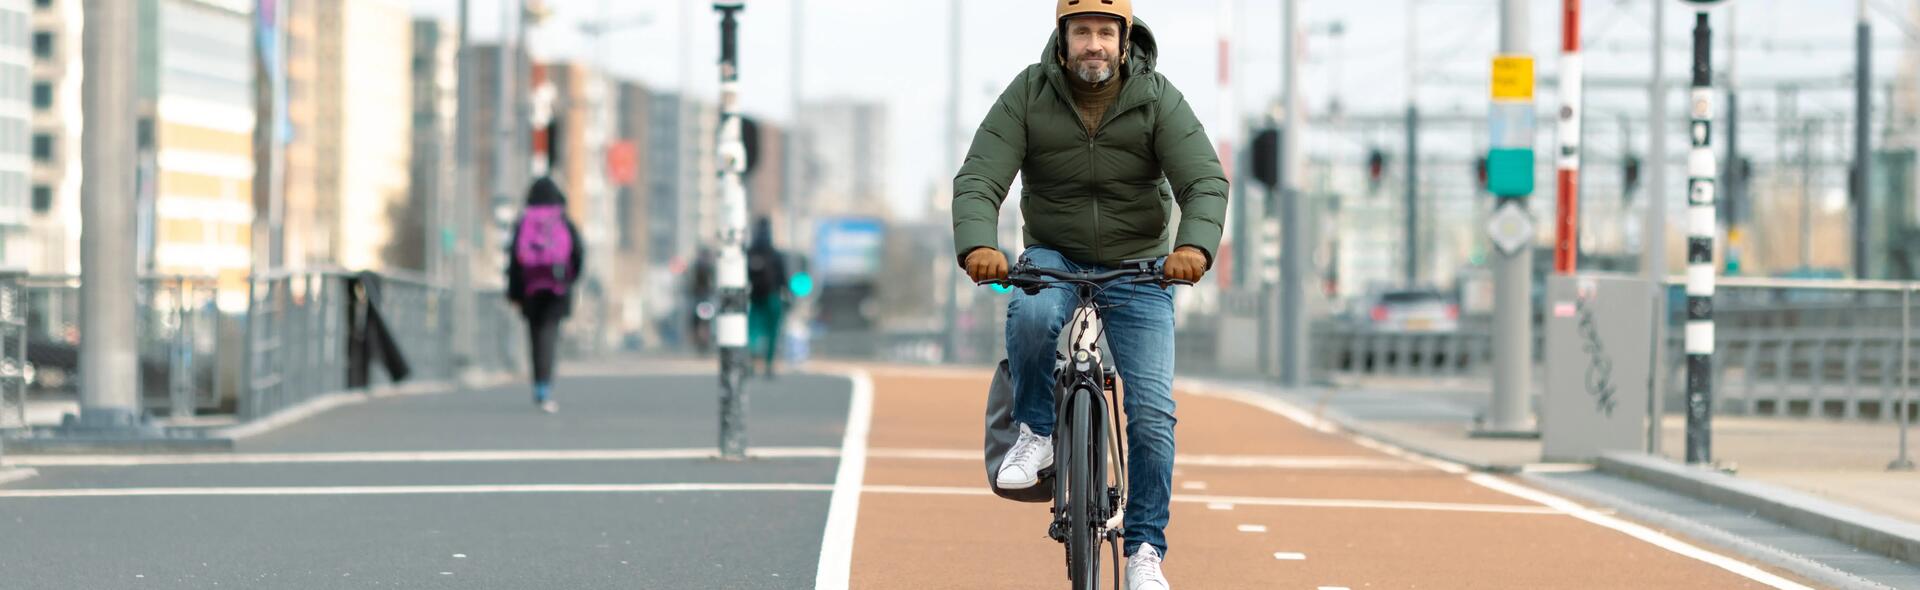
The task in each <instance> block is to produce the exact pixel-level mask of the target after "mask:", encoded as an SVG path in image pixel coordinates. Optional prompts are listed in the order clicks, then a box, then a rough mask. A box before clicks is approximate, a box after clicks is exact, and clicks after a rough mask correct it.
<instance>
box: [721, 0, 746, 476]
mask: <svg viewBox="0 0 1920 590" xmlns="http://www.w3.org/2000/svg"><path fill="white" fill-rule="evenodd" d="M713 9H714V10H715V11H718V12H719V13H720V138H719V140H718V141H717V142H716V143H717V144H718V145H717V147H718V150H719V155H718V159H717V161H716V163H717V164H718V166H719V168H720V222H721V223H720V231H719V236H718V238H719V242H720V248H719V256H718V259H719V264H718V266H717V270H718V272H716V273H714V278H715V286H716V287H717V288H716V289H715V291H716V292H717V295H718V298H719V300H720V314H719V316H718V317H715V318H714V330H713V333H714V338H715V340H716V342H717V343H718V344H719V346H720V387H721V392H720V455H721V456H722V457H724V458H726V459H729V460H740V459H744V458H746V454H747V392H746V390H745V373H746V369H747V363H749V362H750V361H749V360H748V356H749V355H748V351H747V251H746V234H747V188H746V185H745V184H743V183H742V179H741V175H743V174H745V173H746V171H747V157H746V156H747V149H746V144H744V143H743V142H742V141H741V137H740V68H739V59H738V57H739V55H738V51H737V47H738V37H737V35H738V33H739V21H738V20H736V18H735V17H736V15H737V14H738V13H739V12H740V11H742V10H745V9H746V5H745V4H744V3H741V2H732V3H726V2H717V3H714V5H713Z"/></svg>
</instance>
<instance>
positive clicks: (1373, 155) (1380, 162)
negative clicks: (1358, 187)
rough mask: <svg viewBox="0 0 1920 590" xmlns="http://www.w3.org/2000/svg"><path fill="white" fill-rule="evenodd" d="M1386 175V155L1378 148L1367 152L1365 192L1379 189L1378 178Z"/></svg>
mask: <svg viewBox="0 0 1920 590" xmlns="http://www.w3.org/2000/svg"><path fill="white" fill-rule="evenodd" d="M1386 173H1387V155H1386V154H1385V153H1382V152H1381V151H1380V148H1373V149H1371V150H1368V151H1367V190H1368V191H1373V190H1378V189H1379V188H1380V178H1381V177H1383V176H1386Z"/></svg>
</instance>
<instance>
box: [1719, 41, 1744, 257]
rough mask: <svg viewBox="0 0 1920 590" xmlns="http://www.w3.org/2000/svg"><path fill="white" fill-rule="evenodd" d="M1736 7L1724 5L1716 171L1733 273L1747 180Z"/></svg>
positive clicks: (1741, 240)
mask: <svg viewBox="0 0 1920 590" xmlns="http://www.w3.org/2000/svg"><path fill="white" fill-rule="evenodd" d="M1738 9H1739V5H1737V4H1736V5H1733V6H1728V7H1727V24H1726V33H1727V68H1726V69H1727V73H1726V76H1725V77H1724V78H1725V84H1726V93H1727V129H1726V136H1727V158H1726V160H1725V162H1726V166H1725V167H1723V168H1722V169H1721V171H1720V179H1721V180H1720V184H1721V187H1722V188H1721V191H1720V192H1721V193H1722V194H1724V195H1725V198H1723V199H1720V201H1721V202H1720V203H1719V205H1720V220H1721V221H1722V222H1723V223H1725V224H1726V226H1727V236H1726V237H1727V246H1726V250H1727V262H1726V272H1727V274H1728V275H1732V274H1735V271H1737V270H1738V269H1737V267H1736V266H1735V265H1737V264H1739V262H1740V256H1741V246H1742V244H1744V243H1745V236H1744V234H1745V231H1744V229H1743V223H1742V217H1743V215H1744V214H1743V213H1742V212H1741V208H1742V207H1746V206H1748V204H1747V203H1748V201H1747V180H1746V178H1744V177H1742V176H1741V175H1742V174H1745V173H1746V169H1745V168H1744V167H1742V166H1741V165H1740V94H1739V92H1738V91H1737V89H1738V85H1737V84H1736V83H1735V82H1736V81H1735V79H1734V78H1735V76H1734V69H1733V68H1734V61H1735V58H1737V57H1739V56H1740V53H1739V51H1737V50H1736V49H1735V48H1736V47H1738V45H1737V44H1736V43H1735V39H1734V32H1735V30H1736V29H1737V25H1738V24H1739V22H1740V19H1739V18H1738V16H1737V15H1738V14H1739V13H1738V12H1736V11H1737V10H1738Z"/></svg>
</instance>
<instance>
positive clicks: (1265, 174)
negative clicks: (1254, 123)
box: [1252, 128, 1280, 190]
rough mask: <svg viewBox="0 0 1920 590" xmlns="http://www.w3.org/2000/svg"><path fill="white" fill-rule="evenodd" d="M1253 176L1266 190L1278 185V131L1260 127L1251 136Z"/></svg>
mask: <svg viewBox="0 0 1920 590" xmlns="http://www.w3.org/2000/svg"><path fill="white" fill-rule="evenodd" d="M1252 158H1253V178H1254V180H1258V181H1260V184H1263V185H1266V187H1267V189H1268V190H1272V189H1273V187H1275V186H1279V185H1280V132H1279V131H1277V130H1274V129H1272V128H1267V129H1262V130H1260V133H1259V134H1257V135H1254V136H1253V154H1252Z"/></svg>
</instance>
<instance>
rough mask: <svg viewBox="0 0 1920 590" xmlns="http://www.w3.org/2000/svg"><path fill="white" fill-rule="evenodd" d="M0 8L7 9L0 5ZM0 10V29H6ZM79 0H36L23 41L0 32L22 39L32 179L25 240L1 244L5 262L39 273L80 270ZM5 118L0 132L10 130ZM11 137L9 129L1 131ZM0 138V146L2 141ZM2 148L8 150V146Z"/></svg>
mask: <svg viewBox="0 0 1920 590" xmlns="http://www.w3.org/2000/svg"><path fill="white" fill-rule="evenodd" d="M0 14H9V15H10V14H12V13H11V12H10V11H9V9H0ZM11 20H12V17H10V16H9V17H0V29H8V30H9V31H11V29H9V28H8V27H7V26H5V24H4V22H10V21H11ZM81 20H82V19H81V12H80V0H44V1H42V0H36V1H35V2H34V3H33V12H32V17H31V24H32V27H33V30H32V33H31V35H32V36H31V40H30V41H19V40H16V39H14V37H13V34H12V32H8V33H5V34H0V39H5V40H6V42H7V44H12V43H14V42H23V43H26V44H27V45H28V46H29V47H30V48H31V53H30V54H29V55H31V56H32V58H33V70H32V71H33V89H32V92H33V103H32V104H33V118H32V125H31V129H30V130H29V131H28V132H26V133H27V134H28V135H29V136H30V138H27V139H23V141H27V142H28V143H29V150H31V149H33V148H39V147H45V148H47V149H46V150H44V151H41V152H37V153H34V152H31V151H30V152H29V157H30V158H31V162H32V172H31V174H32V186H31V187H30V188H29V189H28V200H29V203H28V209H29V211H30V213H29V216H28V220H27V226H28V229H27V232H26V240H25V243H21V242H20V241H16V240H14V239H12V235H11V234H9V236H8V239H7V244H6V263H7V264H9V265H12V264H20V265H24V266H25V267H26V268H27V270H28V271H29V272H33V273H39V274H77V273H79V272H80V173H81V168H80V136H79V132H80V118H81V112H80V68H79V64H80V28H81ZM9 127H10V125H0V132H4V133H12V130H11V129H9ZM9 137H11V135H9ZM8 141H10V140H7V139H0V146H10V145H14V144H10V143H8ZM9 153H10V152H9Z"/></svg>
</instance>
